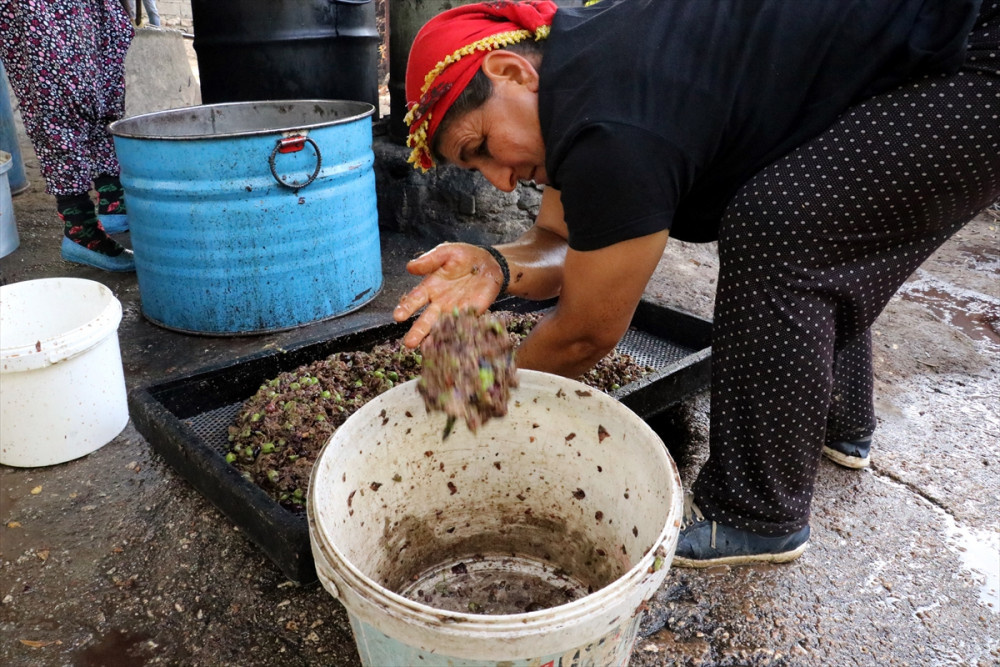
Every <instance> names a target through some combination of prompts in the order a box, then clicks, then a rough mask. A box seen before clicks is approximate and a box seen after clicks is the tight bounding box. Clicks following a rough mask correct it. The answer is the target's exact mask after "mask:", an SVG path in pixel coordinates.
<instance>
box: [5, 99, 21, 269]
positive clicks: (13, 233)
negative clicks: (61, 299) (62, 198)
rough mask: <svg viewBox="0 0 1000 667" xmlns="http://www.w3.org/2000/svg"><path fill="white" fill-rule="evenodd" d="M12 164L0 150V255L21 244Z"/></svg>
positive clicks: (11, 159)
mask: <svg viewBox="0 0 1000 667" xmlns="http://www.w3.org/2000/svg"><path fill="white" fill-rule="evenodd" d="M0 83H2V81H0ZM12 165H13V158H12V157H11V154H10V153H8V152H6V151H0V257H6V256H7V255H9V254H10V253H12V252H14V251H15V250H17V246H19V245H20V244H21V237H20V236H18V235H17V221H16V220H14V204H13V202H12V201H11V197H10V177H9V172H10V168H11V166H12Z"/></svg>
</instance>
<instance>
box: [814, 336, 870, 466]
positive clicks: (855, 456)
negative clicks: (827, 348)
mask: <svg viewBox="0 0 1000 667" xmlns="http://www.w3.org/2000/svg"><path fill="white" fill-rule="evenodd" d="M873 390H874V381H873V379H872V338H871V330H869V329H865V331H864V333H862V334H861V335H860V336H857V337H855V338H854V339H853V340H850V341H848V342H846V343H845V344H844V346H843V347H842V348H841V349H840V350H838V351H837V353H836V355H835V357H834V360H833V393H832V395H831V400H830V413H829V416H828V417H827V420H826V444H825V445H823V454H824V455H825V456H826V457H827V458H829V459H830V460H832V461H834V462H836V463H838V464H840V465H842V466H845V467H847V468H864V467H867V466H868V464H869V452H870V450H871V442H872V433H874V432H875V405H874V400H873Z"/></svg>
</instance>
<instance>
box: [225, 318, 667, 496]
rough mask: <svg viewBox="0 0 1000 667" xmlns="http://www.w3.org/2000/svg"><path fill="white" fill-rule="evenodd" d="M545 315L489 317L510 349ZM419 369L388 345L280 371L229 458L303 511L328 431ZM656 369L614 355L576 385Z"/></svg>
mask: <svg viewBox="0 0 1000 667" xmlns="http://www.w3.org/2000/svg"><path fill="white" fill-rule="evenodd" d="M543 316H544V315H542V314H539V313H528V314H523V313H513V312H510V311H499V312H497V313H495V314H494V317H495V318H496V319H497V320H498V321H499V322H500V323H501V324H502V325H503V327H504V328H505V329H506V330H507V334H508V336H509V338H510V340H511V341H512V343H513V345H515V346H516V345H517V344H518V343H519V342H520V341H521V340H523V339H524V337H525V336H527V335H528V333H529V332H530V331H531V329H532V328H533V327H534V325H535V324H536V323H537V322H538V321H539V320H541V318H542V317H543ZM422 367H423V356H422V354H421V353H420V352H417V351H412V350H409V349H407V348H404V347H403V346H402V344H401V343H400V342H399V341H393V342H389V343H384V344H381V345H377V346H375V347H373V348H372V349H371V351H369V352H365V351H357V352H338V353H336V354H333V355H331V356H330V357H328V358H326V359H323V360H320V361H315V362H313V363H311V364H307V365H303V366H300V367H298V368H296V369H295V370H293V371H289V372H285V373H281V374H280V375H278V376H277V377H275V378H271V379H269V380H267V381H265V382H264V383H263V384H262V385H261V386H260V388H259V389H258V390H257V392H256V393H255V394H254V395H253V396H252V397H251V398H250V399H249V400H247V401H246V403H244V405H243V407H242V408H241V409H240V411H239V413H238V414H237V416H236V418H235V420H234V422H233V424H232V425H231V426H230V427H229V434H228V435H229V442H230V451H229V452H228V453H227V454H226V460H227V461H229V462H230V463H232V464H233V465H234V466H236V467H237V469H239V470H240V472H241V473H242V474H243V476H244V477H246V478H247V479H248V480H250V481H251V482H253V483H255V484H256V485H257V486H259V487H260V488H261V489H263V490H264V491H265V492H266V493H268V495H270V496H271V497H272V498H274V499H275V500H276V501H278V502H279V503H280V504H281V505H282V506H284V507H285V508H286V509H289V510H291V511H294V512H301V511H303V510H304V508H305V502H306V495H307V494H306V492H307V490H308V484H309V477H310V474H311V472H312V466H313V462H314V461H315V460H316V457H317V456H319V452H320V450H321V449H322V447H323V445H324V444H325V443H326V441H327V440H329V438H330V436H331V435H332V434H333V432H334V431H335V430H336V429H337V428H338V427H339V426H340V425H341V424H343V423H344V421H346V420H347V418H348V417H349V416H350V415H352V414H353V413H354V412H355V411H356V410H357V409H358V408H360V407H361V406H362V405H364V404H366V403H367V402H369V401H370V400H372V399H373V398H375V397H376V396H378V395H379V394H382V393H383V392H385V391H387V390H389V389H390V388H392V387H393V386H395V385H397V384H399V383H401V382H405V381H407V380H412V379H416V378H417V377H418V376H419V375H420V373H421V370H422ZM653 370H654V369H652V368H650V367H648V366H642V365H640V364H637V363H635V361H633V360H632V358H631V357H630V356H628V355H626V354H621V353H619V352H612V353H611V354H609V355H607V356H606V357H605V358H604V359H602V360H601V361H600V362H599V363H598V364H597V366H595V367H594V368H593V369H592V370H590V371H589V372H588V373H586V374H585V375H583V376H582V377H580V378H579V380H580V381H581V382H583V383H585V384H587V385H589V386H591V387H593V388H595V389H598V390H600V391H604V392H610V391H614V390H616V389H618V388H620V387H621V386H624V385H626V384H628V383H630V382H634V381H635V380H638V379H639V378H641V377H643V376H644V375H648V374H649V373H652V372H653ZM600 433H601V430H600V429H598V434H599V437H600ZM427 455H428V456H431V455H433V452H430V451H428V453H427Z"/></svg>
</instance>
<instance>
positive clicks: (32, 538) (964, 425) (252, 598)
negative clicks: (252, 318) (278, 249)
mask: <svg viewBox="0 0 1000 667" xmlns="http://www.w3.org/2000/svg"><path fill="white" fill-rule="evenodd" d="M21 148H22V151H23V154H24V156H25V161H26V165H27V171H28V176H29V180H30V182H31V188H30V190H29V191H28V192H26V193H24V194H21V195H19V196H17V197H15V198H14V200H13V205H14V213H15V215H16V218H17V223H18V229H19V232H20V238H21V245H20V247H19V248H18V249H17V250H16V251H14V252H13V253H12V254H10V255H8V256H7V257H4V258H3V259H2V260H0V282H2V283H3V284H9V283H13V282H18V281H22V280H30V279H35V278H44V277H53V276H73V277H79V278H87V279H91V280H96V281H99V282H101V283H103V284H105V285H107V286H108V287H109V288H110V289H111V290H112V291H113V292H114V293H115V295H116V296H117V298H118V299H119V300H120V301H121V302H122V305H123V307H124V319H123V321H122V323H121V325H120V328H119V338H120V341H121V350H122V362H123V366H124V370H125V378H126V383H127V385H128V388H129V389H130V390H131V389H135V388H137V387H142V386H146V385H149V384H151V383H158V382H162V381H164V380H167V379H170V378H179V377H183V376H185V375H187V374H189V373H191V372H192V371H194V370H196V369H200V368H203V367H205V366H209V365H214V364H220V363H224V362H226V361H229V360H232V359H234V358H237V357H241V356H245V355H247V354H251V353H254V352H257V351H260V350H264V349H273V348H275V347H287V346H289V345H293V344H294V343H295V341H297V340H304V339H317V338H321V337H334V336H337V335H339V334H341V333H343V332H344V331H348V330H351V329H355V328H359V327H363V326H366V325H368V324H371V323H373V322H378V321H384V320H385V319H386V318H387V317H388V314H389V312H390V311H391V308H392V306H393V305H394V303H395V301H396V299H397V297H398V295H399V294H400V293H402V291H403V290H405V289H406V287H407V286H409V285H411V284H412V283H413V280H412V279H411V278H410V277H408V276H407V275H406V274H405V272H404V271H403V268H402V267H403V264H404V263H405V261H406V259H407V258H409V257H411V256H412V255H413V254H414V253H415V252H417V251H419V250H420V249H422V248H425V247H428V246H429V245H430V244H431V241H430V240H419V239H414V238H409V237H404V236H400V235H396V234H390V233H385V234H383V271H384V274H385V287H384V288H383V291H382V292H381V294H380V295H379V296H378V297H377V298H376V299H375V300H374V301H373V302H371V303H370V304H368V305H367V306H365V307H364V308H362V309H361V310H359V311H357V312H355V313H352V314H350V315H347V316H344V317H342V318H338V319H335V320H332V321H328V322H323V323H317V324H313V325H309V326H306V327H302V328H299V329H296V330H293V331H290V332H285V333H277V334H270V335H261V336H251V337H240V338H219V337H204V336H193V335H185V334H179V333H175V332H171V331H168V330H166V329H163V328H160V327H157V326H155V325H153V324H151V323H150V322H149V321H147V320H146V319H144V318H143V316H142V314H141V310H140V297H141V295H140V293H139V289H138V285H137V282H136V278H135V276H134V275H114V274H107V273H102V272H100V271H97V270H95V269H89V268H86V267H82V266H79V265H71V264H68V263H65V262H63V261H62V260H61V259H60V257H59V250H58V245H59V240H60V236H61V225H60V223H59V222H58V220H57V219H56V215H55V204H54V200H53V199H52V198H51V197H49V196H47V195H45V194H44V191H43V190H44V185H43V182H42V179H41V177H40V176H39V174H38V163H37V160H36V159H35V157H34V154H33V152H32V150H31V147H30V144H29V143H28V142H27V140H26V139H25V137H24V136H23V133H22V136H21ZM998 224H1000V220H998V217H997V215H996V213H991V212H986V213H984V214H983V215H982V216H980V217H979V218H978V219H977V220H976V221H975V222H973V223H971V224H970V225H969V226H967V227H966V228H965V229H964V230H963V231H962V232H960V233H959V234H958V235H957V236H956V237H955V238H954V239H952V240H951V241H950V242H949V243H948V244H946V245H945V246H944V247H943V248H942V249H941V250H940V251H939V252H938V253H937V254H936V255H935V256H934V257H933V258H932V259H931V260H930V261H928V263H927V264H926V265H925V266H924V267H923V268H921V269H920V271H918V272H917V273H916V274H915V275H914V276H913V278H912V280H911V282H910V283H908V284H907V285H906V286H905V287H904V289H903V290H902V291H901V292H900V294H899V295H897V297H895V298H894V299H893V301H892V303H891V304H890V305H889V307H888V309H887V310H886V312H885V313H884V314H883V316H882V317H881V318H880V320H879V321H878V322H877V324H876V326H875V327H874V331H875V351H876V381H877V392H878V401H879V403H878V407H879V418H880V425H879V430H878V432H877V435H876V444H875V448H874V453H873V460H874V464H873V466H872V467H871V468H870V469H868V470H864V471H850V470H845V469H842V468H839V467H837V466H835V465H833V464H831V463H829V462H824V463H823V465H822V466H821V469H820V474H819V479H818V486H817V493H816V499H815V502H814V508H813V519H812V524H811V525H812V529H813V533H812V541H811V545H810V548H809V549H808V550H807V551H806V553H805V554H804V555H803V556H802V558H800V559H799V560H798V561H796V562H794V563H792V564H789V565H784V566H758V567H747V568H726V567H720V568H714V569H711V570H707V571H685V570H671V571H670V573H669V574H668V576H667V579H666V582H665V584H664V586H663V587H662V589H661V590H660V591H659V593H658V594H657V596H656V597H655V599H654V600H652V601H651V603H650V609H649V611H648V614H647V619H646V621H645V622H644V623H643V625H642V628H641V630H640V634H641V637H640V639H639V640H638V642H637V643H636V646H635V651H634V653H633V656H632V659H631V662H630V664H631V665H633V666H640V665H642V666H645V665H704V666H708V665H872V666H875V665H953V664H954V665H982V666H985V665H995V664H998V663H1000V597H998V589H1000V584H998V579H1000V528H998V523H997V517H998V516H1000V456H998V454H1000V444H998V443H1000V415H998V409H997V406H998V405H1000V401H998V399H1000V380H998V378H1000V374H998V371H1000V359H998V352H1000V334H998V332H997V326H998V324H997V323H998V321H1000V281H998V280H997V278H998V276H1000V251H998V230H997V227H998ZM123 238H124V239H125V242H126V244H128V236H125V237H123ZM669 246H670V247H669V248H668V250H667V252H666V254H665V256H664V259H663V261H662V262H661V264H660V267H659V269H658V271H657V274H656V276H655V277H654V279H653V280H652V281H651V283H650V285H649V288H648V289H647V294H646V296H647V298H648V299H650V300H653V301H657V302H660V303H664V304H666V305H670V306H674V307H680V308H682V309H685V310H689V311H692V312H696V313H699V314H702V315H710V313H711V305H712V292H713V287H714V278H715V272H716V270H717V259H716V256H715V253H714V248H713V247H712V246H711V245H709V246H687V245H684V244H679V243H673V242H671V244H669ZM54 390H60V391H87V390H88V388H86V387H61V388H54ZM708 407H709V406H708V397H707V395H705V394H700V395H697V396H694V397H692V398H691V399H690V400H688V401H686V402H684V403H683V404H682V405H680V406H679V407H677V408H676V409H673V410H671V411H669V413H668V414H667V415H664V416H663V418H662V419H660V420H658V422H657V424H656V425H657V428H658V430H659V432H660V433H661V435H662V436H663V438H664V440H665V442H666V443H667V446H668V448H669V449H670V451H671V453H672V454H673V456H674V458H675V459H676V461H677V462H678V465H679V467H680V468H681V471H682V478H683V480H684V482H685V483H686V484H687V483H690V481H691V480H692V479H693V477H694V474H695V473H696V471H697V468H698V466H699V465H700V463H701V461H703V460H704V457H705V456H706V453H707V445H706V442H707V415H708ZM0 491H2V493H0V504H2V506H0V630H2V632H0V663H2V664H4V665H79V666H90V665H145V664H150V665H152V664H184V665H320V664H323V665H355V664H358V658H357V653H356V650H355V647H354V641H353V638H352V636H351V632H350V628H349V626H348V624H347V619H346V614H345V611H344V609H343V608H342V606H341V605H340V603H339V602H337V601H336V600H334V599H333V598H331V597H330V596H329V595H328V594H327V593H326V592H325V591H324V590H323V589H322V588H321V587H319V586H318V585H309V586H300V585H297V584H294V583H291V582H289V581H287V580H286V579H285V578H284V577H283V576H282V575H281V572H280V571H279V569H278V568H277V567H276V566H275V565H274V564H272V563H271V562H270V561H269V560H268V559H267V558H266V557H265V556H264V555H263V553H262V552H261V551H260V550H259V549H258V548H257V547H256V546H255V545H254V544H253V543H252V542H250V541H249V540H248V539H247V538H246V536H245V535H244V534H243V533H242V532H241V531H240V530H239V529H238V528H236V527H234V526H233V524H232V523H231V522H230V521H229V520H228V519H227V518H226V517H225V516H224V515H222V514H221V513H220V512H219V511H218V510H216V509H215V508H214V507H213V506H212V505H211V504H210V503H209V502H208V501H207V500H206V499H205V498H203V497H202V496H201V495H200V494H199V493H198V492H196V491H195V490H193V489H192V488H191V487H190V486H189V485H188V483H187V482H186V481H185V480H184V479H182V478H180V477H179V476H178V475H177V474H176V473H175V472H174V471H173V470H172V469H171V468H170V467H168V466H167V465H166V464H165V463H164V462H163V460H162V459H161V458H160V457H159V456H158V455H157V454H156V453H155V452H153V451H151V449H150V447H149V445H148V443H147V442H146V441H145V440H144V439H143V437H142V436H141V435H140V434H139V433H138V432H137V431H136V430H135V428H134V427H133V426H132V425H131V423H130V424H129V425H128V426H127V427H126V428H125V430H124V431H123V432H122V433H121V434H120V435H119V436H118V437H116V438H115V439H114V440H113V441H112V442H110V443H109V444H107V445H106V446H104V447H103V448H101V449H99V450H98V451H96V452H94V453H92V454H90V455H88V456H86V457H84V458H81V459H78V460H76V461H72V462H69V463H64V464H61V465H56V466H51V467H45V468H30V469H24V468H11V467H3V468H0Z"/></svg>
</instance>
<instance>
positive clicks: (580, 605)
mask: <svg viewBox="0 0 1000 667" xmlns="http://www.w3.org/2000/svg"><path fill="white" fill-rule="evenodd" d="M517 372H518V374H519V376H522V374H524V375H523V376H522V377H527V378H529V381H530V378H532V377H534V378H537V379H541V380H546V381H550V382H551V381H555V382H559V383H562V384H564V385H565V387H564V388H565V389H566V390H567V393H568V391H571V390H573V389H574V388H575V389H579V390H583V391H589V392H591V393H601V394H603V395H604V396H606V397H607V398H608V399H610V400H611V401H614V403H613V404H612V406H613V409H616V410H620V411H622V412H624V413H625V414H628V415H632V417H634V419H635V420H637V422H638V423H637V424H636V426H637V427H638V428H640V429H642V430H645V431H647V432H648V433H649V434H650V435H651V436H652V437H653V438H655V440H656V441H658V442H660V443H661V444H662V440H661V439H660V437H659V436H658V435H657V434H656V432H655V431H653V429H652V427H650V426H649V425H648V424H647V423H646V422H645V421H643V420H642V419H641V418H640V417H639V416H638V415H636V414H635V413H634V412H633V411H632V410H630V409H629V408H628V407H627V406H625V405H624V404H622V403H619V402H617V401H616V400H615V399H614V397H613V396H610V395H608V394H604V393H603V392H598V391H595V390H594V389H593V387H590V386H589V385H586V384H583V383H582V382H579V381H577V380H573V379H570V378H565V377H562V376H559V375H554V374H552V373H546V372H542V371H533V370H528V369H519V370H518V371H517ZM417 382H418V381H417V380H409V381H407V382H404V383H401V384H398V385H396V386H395V387H393V388H392V389H390V390H389V391H388V392H385V393H383V394H381V395H380V396H377V397H375V399H373V400H372V401H369V402H368V403H366V404H365V405H363V406H361V408H359V409H358V410H357V411H356V412H355V413H354V414H355V415H356V414H359V413H361V414H362V415H363V414H364V412H366V411H372V410H375V409H376V407H375V406H378V405H379V404H380V400H379V399H382V397H384V396H385V395H386V394H388V393H389V392H394V391H397V390H401V389H403V388H408V389H409V390H412V391H416V389H415V387H416V384H417ZM369 406H373V407H371V408H369ZM353 416H354V415H352V417H353ZM339 430H340V429H338V431H339ZM336 434H337V432H334V434H333V435H332V436H331V437H330V440H328V441H327V443H326V445H324V447H323V450H322V451H321V452H320V454H319V456H318V457H317V459H316V463H315V464H314V467H313V473H312V476H311V479H310V482H309V489H310V491H309V496H310V497H309V502H308V503H307V504H306V512H307V516H308V520H309V523H310V538H311V539H312V540H313V541H314V543H315V542H316V541H318V542H319V544H318V545H316V546H318V547H319V549H320V550H321V551H322V552H324V554H325V555H327V556H330V555H332V556H333V557H334V558H335V559H336V561H337V572H336V576H337V579H338V580H339V581H337V582H335V583H337V584H338V586H337V588H338V591H340V592H339V594H336V597H338V598H340V599H341V601H342V602H343V601H344V600H343V598H344V597H345V596H344V595H343V591H342V590H341V586H340V584H341V582H342V583H343V585H344V586H346V587H347V588H348V589H349V590H350V592H351V593H352V594H353V595H354V596H360V597H361V598H362V599H364V600H365V602H366V604H374V605H375V606H376V607H378V608H379V609H382V610H390V611H392V612H393V613H397V614H398V613H403V614H405V615H406V617H407V622H408V623H409V622H415V623H418V624H420V625H423V626H424V627H429V628H433V630H434V631H435V632H439V633H440V632H449V633H452V632H453V633H456V634H463V635H474V636H477V637H488V638H490V639H499V638H502V637H511V638H512V637H520V636H521V635H523V633H524V632H525V630H528V631H531V630H542V629H548V628H551V626H552V623H553V619H552V616H553V614H558V616H559V622H560V623H562V624H563V626H564V627H565V626H568V625H570V624H574V623H584V622H587V621H588V620H589V619H590V618H591V617H592V615H593V614H594V613H595V612H599V611H600V610H602V609H603V608H605V607H606V606H607V605H608V604H609V602H610V601H612V600H615V599H618V598H620V597H622V596H626V595H628V593H629V591H630V590H632V589H634V588H636V587H637V586H638V584H639V582H641V581H642V580H643V579H644V578H646V577H648V576H653V577H655V578H657V579H659V580H662V579H663V578H665V577H666V574H667V572H668V571H669V569H670V561H671V559H672V558H673V551H674V549H675V548H676V546H677V539H678V533H679V526H680V520H681V515H682V513H683V505H684V503H683V488H682V486H681V479H680V473H679V471H678V469H677V464H676V462H675V461H674V460H673V458H672V457H671V456H670V455H669V454H668V452H667V448H666V446H662V447H660V448H658V449H656V450H655V452H656V453H655V454H654V456H655V457H656V458H657V459H661V461H662V462H663V463H665V467H666V469H667V472H668V475H667V476H668V478H669V482H668V485H669V487H670V495H671V497H672V498H675V499H676V502H672V503H670V505H669V507H668V508H667V513H666V516H665V518H664V522H663V527H662V528H661V530H660V532H659V534H658V535H657V536H656V537H655V539H654V540H653V541H652V543H651V544H650V547H649V549H647V550H646V552H645V553H643V555H642V556H641V557H640V558H639V559H638V560H637V561H636V563H635V564H634V565H633V566H632V567H631V568H629V569H628V570H627V571H626V572H624V573H622V574H621V576H619V577H618V578H616V579H615V580H614V581H612V582H610V583H609V584H607V585H606V586H604V587H602V588H600V589H598V590H596V591H594V592H593V593H589V594H587V595H585V596H583V597H582V598H578V599H576V600H573V601H571V602H567V603H564V604H561V605H556V606H553V607H547V608H545V609H540V610H537V611H531V612H522V613H518V614H502V615H488V614H472V613H467V612H452V611H446V610H442V609H438V608H436V607H432V606H430V605H427V604H423V603H421V602H417V601H415V600H411V599H410V598H407V597H404V596H402V595H400V594H399V593H395V592H393V591H392V590H390V589H388V588H386V587H384V586H382V585H381V584H379V583H378V582H377V581H375V580H374V579H372V578H371V577H369V576H368V575H366V574H365V573H364V572H362V571H361V569H360V568H359V567H358V566H356V565H355V564H354V563H353V562H352V561H351V560H350V559H348V558H347V557H346V556H345V555H344V553H343V552H342V551H341V550H340V549H339V548H338V547H337V546H336V545H335V544H333V543H332V542H331V541H330V540H329V539H327V535H326V534H325V531H324V530H322V529H321V523H320V521H319V520H318V517H317V515H316V502H315V500H314V497H315V493H317V492H318V486H317V484H316V478H317V476H318V475H319V471H320V465H319V463H320V460H321V459H322V458H323V455H324V453H325V452H326V449H327V448H328V447H329V445H330V443H331V442H332V441H333V440H334V439H335V438H336ZM657 558H661V559H663V561H662V562H661V563H660V566H659V567H656V559H657ZM327 560H328V562H329V561H330V559H329V558H327ZM330 564H331V565H332V564H333V563H332V562H331V563H330ZM345 570H346V571H345ZM322 579H323V577H321V580H322ZM658 587H659V584H657V586H656V588H658ZM654 590H655V589H654ZM345 606H346V605H345ZM348 609H349V610H350V611H352V613H356V612H357V611H358V610H357V609H352V608H350V607H348ZM442 619H447V620H446V622H445V623H442Z"/></svg>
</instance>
